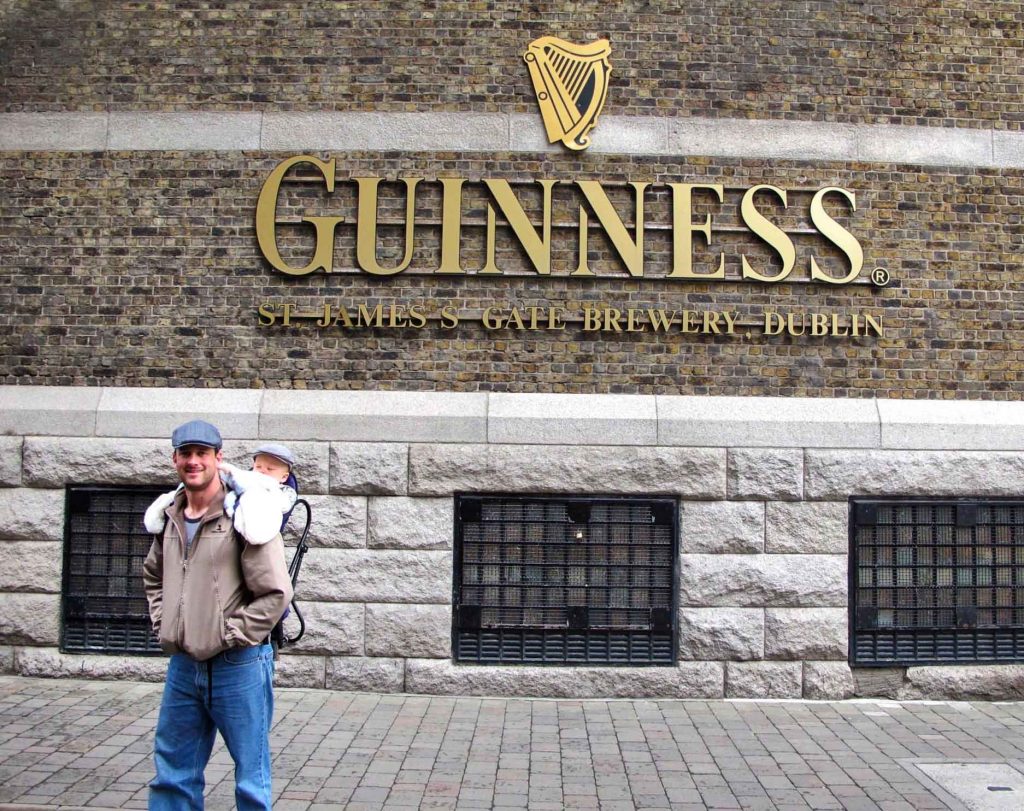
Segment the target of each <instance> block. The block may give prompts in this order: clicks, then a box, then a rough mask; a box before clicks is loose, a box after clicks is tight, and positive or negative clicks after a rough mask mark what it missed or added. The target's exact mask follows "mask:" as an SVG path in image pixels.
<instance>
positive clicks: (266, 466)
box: [252, 453, 288, 484]
mask: <svg viewBox="0 0 1024 811" xmlns="http://www.w3.org/2000/svg"><path fill="white" fill-rule="evenodd" d="M252 469H253V470H255V471H256V472H257V473H262V474H263V475H265V476H270V478H272V479H273V480H274V481H275V482H280V483H282V484H284V482H286V481H287V480H288V465H286V464H285V463H284V462H282V461H281V460H280V459H278V458H277V457H276V456H271V455H270V454H269V453H258V454H256V458H255V459H253V460H252Z"/></svg>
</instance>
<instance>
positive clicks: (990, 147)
mask: <svg viewBox="0 0 1024 811" xmlns="http://www.w3.org/2000/svg"><path fill="white" fill-rule="evenodd" d="M1020 141H1021V139H1020V137H1019V133H1011V132H1004V131H996V130H992V129H973V128H967V127H922V126H908V125H888V124H836V123H832V122H816V121H785V120H777V119H755V120H750V119H743V118H687V117H678V116H613V115H608V116H603V117H601V118H600V119H599V120H598V124H597V128H596V129H595V131H594V145H593V147H592V148H591V151H593V152H601V153H611V154H622V155H659V154H668V155H689V156H700V157H746V158H776V159H792V160H801V161H860V162H864V161H869V162H879V163H913V164H920V165H923V166H968V167H970V166H985V167H994V168H1019V167H1020V166H1021V165H1022V164H1024V158H1022V155H1024V146H1021V143H1020ZM105 149H109V150H115V149H116V150H124V151H130V150H157V149H159V150H174V151H178V150H184V151H190V150H191V151H194V150H204V151H205V150H222V151H223V150H230V151H241V150H251V149H262V150H265V151H288V152H293V153H294V152H295V151H296V150H335V149H336V150H342V151H351V150H367V151H379V150H401V151H406V152H410V151H442V152H451V151H460V152H507V151H510V150H511V151H512V152H532V153H557V152H559V151H561V148H560V147H558V146H556V145H552V144H549V143H548V140H547V137H546V135H545V132H544V127H543V123H542V121H541V119H540V116H539V115H537V114H535V113H511V114H505V113H465V112H463V113H447V112H429V111H428V112H418V113H408V112H373V111H365V112H363V111H359V112H356V111H340V112H337V111H331V112H266V113H262V114H260V113H250V112H209V111H204V110H192V111H183V112H168V113H153V112H112V113H81V112H70V111H69V112H59V113H3V114H0V151H5V152H19V151H60V152H96V151H101V150H105Z"/></svg>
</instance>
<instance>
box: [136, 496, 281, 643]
mask: <svg viewBox="0 0 1024 811" xmlns="http://www.w3.org/2000/svg"><path fill="white" fill-rule="evenodd" d="M184 510H185V493H184V492H181V493H179V494H178V495H177V496H176V497H175V499H174V501H173V502H172V503H171V506H170V507H168V508H167V518H168V521H167V524H166V526H165V527H164V531H163V534H162V535H161V536H160V537H158V538H155V539H154V540H153V545H152V546H151V547H150V550H149V554H148V555H147V556H146V561H145V563H144V564H143V567H142V577H143V582H144V583H145V588H146V599H147V600H148V601H149V616H150V619H151V620H152V622H153V630H154V631H155V633H156V635H157V637H158V638H159V640H160V647H161V648H162V649H163V650H164V651H165V652H166V653H178V652H183V653H187V654H188V655H189V656H191V657H192V658H193V659H197V660H200V661H202V660H205V659H209V658H210V657H212V656H216V655H217V654H218V653H220V652H221V651H224V650H227V649H228V648H236V647H247V646H250V645H259V644H260V643H261V642H263V641H264V640H265V639H266V638H267V637H268V636H269V635H270V631H271V629H273V627H274V625H276V624H277V621H278V620H279V619H280V618H281V615H282V614H283V613H284V611H285V609H286V608H287V607H288V604H289V603H290V602H291V599H292V585H291V580H290V578H289V577H288V568H287V566H286V565H285V558H284V541H282V539H281V536H280V535H278V536H277V537H276V538H274V539H273V540H272V541H270V542H269V543H266V544H260V545H259V546H256V545H253V544H250V543H248V542H247V541H246V540H245V539H244V538H243V537H242V536H241V535H239V534H238V533H237V532H236V531H235V529H234V527H232V525H231V519H230V518H228V517H227V515H225V514H224V490H223V488H222V489H221V493H220V496H219V497H217V498H216V499H215V500H214V502H213V503H212V504H211V505H210V508H209V509H208V510H207V512H206V516H205V517H204V518H203V521H202V523H201V524H200V526H199V529H198V530H197V531H196V535H195V538H194V539H193V540H192V546H191V547H190V548H189V550H188V555H187V558H186V553H185V538H186V535H185V521H184Z"/></svg>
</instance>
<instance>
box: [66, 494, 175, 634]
mask: <svg viewBox="0 0 1024 811" xmlns="http://www.w3.org/2000/svg"><path fill="white" fill-rule="evenodd" d="M165 489H166V488H165ZM161 492H164V490H159V489H153V488H146V489H142V488H105V487H69V488H68V490H67V496H66V499H67V501H66V505H67V509H66V515H67V519H66V524H65V529H64V573H63V579H62V589H61V620H62V622H61V650H63V651H66V652H70V653H159V652H160V648H159V645H158V644H157V641H156V639H155V638H154V637H153V635H152V632H151V630H150V622H149V608H148V606H147V604H146V597H145V593H144V591H143V586H142V563H143V561H144V560H145V559H146V555H147V554H148V552H149V547H150V544H151V543H152V540H153V536H151V535H150V534H149V533H147V532H146V530H145V528H144V527H143V526H142V516H143V514H144V513H145V511H146V508H147V507H148V506H149V505H150V503H151V502H152V501H153V499H154V498H156V496H158V495H159V494H160V493H161Z"/></svg>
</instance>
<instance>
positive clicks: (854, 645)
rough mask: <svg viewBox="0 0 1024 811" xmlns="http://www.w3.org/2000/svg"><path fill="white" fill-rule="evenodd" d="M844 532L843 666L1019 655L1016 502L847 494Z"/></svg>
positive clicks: (1021, 525)
mask: <svg viewBox="0 0 1024 811" xmlns="http://www.w3.org/2000/svg"><path fill="white" fill-rule="evenodd" d="M850 536H851V556H850V561H851V565H850V594H851V596H852V598H853V599H852V603H853V608H852V612H851V625H850V627H851V658H852V663H853V664H855V665H903V664H906V665H911V664H943V663H954V662H1012V661H1024V502H1016V501H976V500H948V501H939V500H907V501H884V500H882V501H866V500H861V499H854V500H853V501H852V502H851V515H850Z"/></svg>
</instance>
